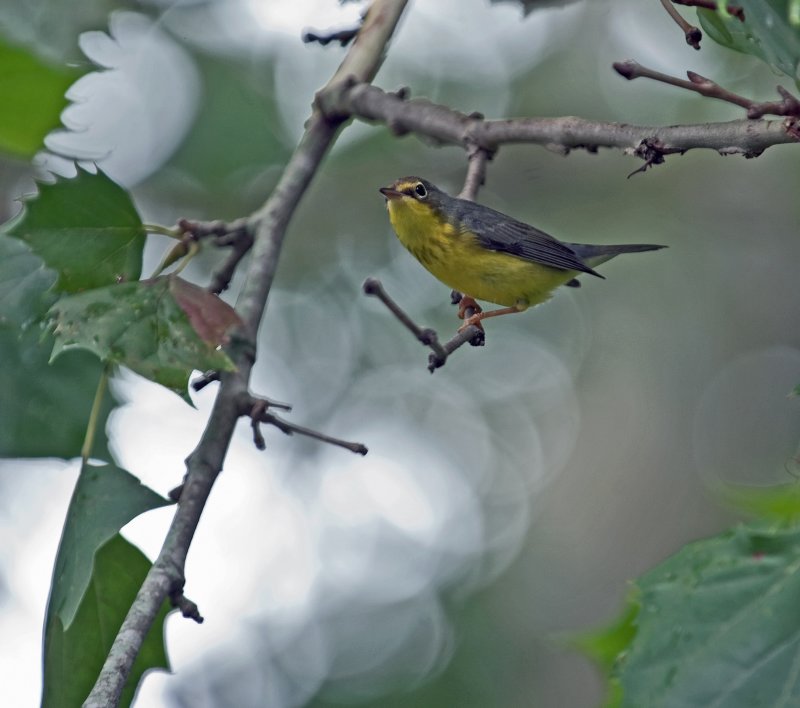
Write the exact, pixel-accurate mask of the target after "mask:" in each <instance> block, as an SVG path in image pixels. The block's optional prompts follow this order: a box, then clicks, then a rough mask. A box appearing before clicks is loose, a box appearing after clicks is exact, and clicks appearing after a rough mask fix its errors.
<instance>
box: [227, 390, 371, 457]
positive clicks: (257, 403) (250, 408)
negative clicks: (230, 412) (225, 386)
mask: <svg viewBox="0 0 800 708" xmlns="http://www.w3.org/2000/svg"><path fill="white" fill-rule="evenodd" d="M271 407H274V408H283V409H284V410H291V407H290V406H287V405H286V404H285V403H278V404H275V403H274V402H272V401H269V400H267V399H265V398H255V397H253V396H250V395H249V394H245V395H244V396H242V401H241V414H242V415H244V416H247V417H249V418H250V426H251V427H252V429H253V443H254V444H255V446H256V447H257V448H258V449H259V450H265V449H266V447H267V444H266V442H265V440H264V436H263V435H262V433H261V427H260V426H261V423H267V424H268V425H274V426H275V427H276V428H277V429H278V430H280V431H281V432H282V433H285V434H286V435H292V434H294V433H297V434H298V435H305V436H306V437H309V438H313V439H314V440H319V441H320V442H324V443H328V444H329V445H335V446H336V447H343V448H344V449H345V450H350V452H354V453H356V454H357V455H366V454H367V452H369V451H368V449H367V447H366V445H362V444H361V443H357V442H348V441H347V440H340V439H339V438H332V437H331V436H330V435H325V434H324V433H320V432H318V431H316V430H311V429H310V428H305V427H303V426H302V425H295V424H294V423H290V422H289V421H288V420H284V419H283V418H279V417H278V416H276V415H275V414H274V413H270V412H269V411H268V409H269V408H271Z"/></svg>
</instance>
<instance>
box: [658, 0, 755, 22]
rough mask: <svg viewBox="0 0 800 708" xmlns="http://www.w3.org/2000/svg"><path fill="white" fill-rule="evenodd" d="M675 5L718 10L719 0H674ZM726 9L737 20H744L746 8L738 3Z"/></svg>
mask: <svg viewBox="0 0 800 708" xmlns="http://www.w3.org/2000/svg"><path fill="white" fill-rule="evenodd" d="M672 2H673V3H674V4H675V5H685V6H686V7H701V8H703V9H705V10H716V9H717V0H672ZM725 10H726V11H727V13H728V14H729V15H733V16H734V17H735V18H736V19H737V20H739V21H741V22H744V9H743V8H741V7H739V6H738V5H728V6H727V7H726V8H725Z"/></svg>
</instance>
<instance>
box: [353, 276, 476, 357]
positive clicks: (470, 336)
mask: <svg viewBox="0 0 800 708" xmlns="http://www.w3.org/2000/svg"><path fill="white" fill-rule="evenodd" d="M363 289H364V292H365V293H366V294H367V295H372V296H374V297H377V298H378V299H379V300H380V301H381V302H382V303H383V304H384V305H386V308H387V309H388V310H389V312H391V313H392V314H393V315H394V316H395V317H396V318H397V319H398V320H399V321H400V322H401V323H402V324H403V325H404V326H405V327H406V329H408V331H409V332H411V334H413V335H414V336H415V337H416V338H417V340H418V341H419V342H421V343H422V344H424V345H425V346H426V347H429V348H430V350H431V353H430V355H429V356H428V371H430V372H431V373H433V372H434V371H436V369H438V368H441V367H442V366H444V365H445V362H447V357H448V356H450V354H452V353H453V352H454V351H455V350H456V349H458V348H459V347H460V346H462V345H463V344H466V343H467V342H470V343H471V344H472V345H473V346H481V345H483V341H484V334H483V330H482V329H480V328H479V327H476V326H475V325H470V326H469V327H467V328H466V329H465V330H464V331H462V332H459V333H458V334H456V335H455V336H454V337H453V338H452V339H450V340H449V341H447V342H445V343H444V344H442V343H441V342H440V341H439V335H438V334H437V333H436V330H433V329H431V328H430V327H420V326H419V325H418V324H417V323H416V322H414V320H412V319H411V317H410V316H409V315H408V313H407V312H406V311H405V310H404V309H403V308H402V307H400V305H398V304H397V303H396V302H395V301H394V300H393V299H392V298H391V296H390V295H389V294H388V293H387V292H386V290H385V289H384V287H383V284H382V283H381V281H380V280H378V279H377V278H367V279H366V280H365V281H364V285H363ZM456 302H458V300H456Z"/></svg>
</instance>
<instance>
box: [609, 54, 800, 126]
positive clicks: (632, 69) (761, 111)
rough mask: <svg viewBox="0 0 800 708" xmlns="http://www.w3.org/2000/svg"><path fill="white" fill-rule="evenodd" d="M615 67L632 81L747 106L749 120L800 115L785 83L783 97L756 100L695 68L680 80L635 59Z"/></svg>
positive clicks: (618, 63)
mask: <svg viewBox="0 0 800 708" xmlns="http://www.w3.org/2000/svg"><path fill="white" fill-rule="evenodd" d="M614 69H615V70H616V72H617V73H618V74H619V75H620V76H624V77H625V78H626V79H629V80H633V79H639V78H643V79H652V80H654V81H660V82H661V83H664V84H669V85H670V86H677V87H678V88H682V89H686V90H687V91H694V92H695V93H699V94H701V95H702V96H706V97H708V98H716V99H719V100H720V101H726V102H727V103H733V104H735V105H737V106H741V107H742V108H744V109H746V110H747V117H748V118H750V119H756V118H761V117H762V116H764V115H766V114H771V115H776V116H789V117H794V118H800V101H798V100H797V99H796V98H795V97H794V96H793V95H792V94H791V93H789V92H788V91H787V90H786V89H785V88H783V86H778V87H777V91H778V93H779V94H780V95H781V98H782V100H780V101H766V102H757V101H753V100H752V99H749V98H746V97H745V96H740V95H739V94H738V93H733V92H732V91H728V90H727V89H725V88H723V87H722V86H720V85H719V84H717V83H715V82H714V81H712V80H711V79H707V78H706V77H705V76H701V75H700V74H697V73H695V72H694V71H687V72H686V75H687V76H688V77H689V80H688V81H686V80H685V79H679V78H677V77H675V76H670V75H669V74H663V73H661V72H660V71H656V70H655V69H649V68H648V67H646V66H642V65H641V64H639V63H638V62H635V61H632V60H628V61H622V62H617V63H615V64H614Z"/></svg>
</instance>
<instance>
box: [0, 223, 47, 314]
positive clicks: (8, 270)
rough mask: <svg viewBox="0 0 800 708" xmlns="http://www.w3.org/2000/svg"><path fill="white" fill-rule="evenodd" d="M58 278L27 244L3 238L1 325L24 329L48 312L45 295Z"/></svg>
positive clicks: (0, 238) (0, 250) (0, 248)
mask: <svg viewBox="0 0 800 708" xmlns="http://www.w3.org/2000/svg"><path fill="white" fill-rule="evenodd" d="M57 278H58V275H57V274H56V273H55V271H53V270H50V269H49V268H47V267H46V266H45V265H44V262H43V261H42V259H41V258H39V257H38V256H37V255H36V254H34V253H32V252H31V249H30V248H29V247H28V245H27V244H25V243H23V242H22V241H19V240H18V239H15V238H9V237H8V236H0V324H9V323H10V324H15V325H18V326H21V325H23V324H25V323H26V322H28V321H30V320H31V319H33V318H35V317H37V316H39V315H42V314H43V313H44V311H45V310H46V309H47V305H48V304H50V303H45V301H44V293H45V292H46V291H47V290H49V289H50V288H51V287H52V286H53V285H54V284H55V282H56V279H57Z"/></svg>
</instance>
